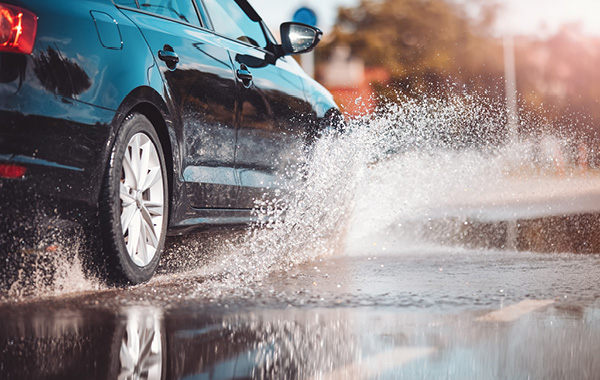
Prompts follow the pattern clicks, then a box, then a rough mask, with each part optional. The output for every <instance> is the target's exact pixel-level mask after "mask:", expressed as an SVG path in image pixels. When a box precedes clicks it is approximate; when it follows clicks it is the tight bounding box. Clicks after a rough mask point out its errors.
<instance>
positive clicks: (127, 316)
mask: <svg viewBox="0 0 600 380" xmlns="http://www.w3.org/2000/svg"><path fill="white" fill-rule="evenodd" d="M598 278H600V255H595V254H593V255H576V254H538V253H525V252H512V251H494V250H486V251H480V250H465V249H448V248H445V249H442V248H433V247H430V248H427V247H422V248H420V249H414V250H412V251H408V252H402V253H398V252H396V253H394V252H391V253H389V254H387V255H383V256H361V255H357V256H343V257H337V258H335V259H328V260H316V261H312V262H309V263H305V264H302V265H299V266H297V267H295V268H294V269H293V270H290V271H288V272H275V273H272V274H271V275H269V276H268V277H266V278H265V279H264V281H262V282H261V283H256V284H253V285H252V286H250V287H247V288H245V289H229V290H227V289H222V291H221V292H217V293H218V294H215V292H213V291H211V290H209V289H202V288H203V285H204V284H206V283H207V282H210V280H207V279H205V278H203V277H202V276H195V275H184V276H181V275H177V276H175V275H163V276H161V277H160V278H159V279H157V280H153V281H152V282H151V283H149V284H146V285H142V286H138V287H134V288H129V289H108V290H102V291H96V292H89V293H85V294H76V295H71V296H63V297H58V298H50V299H42V300H40V299H37V300H31V301H28V302H18V303H11V302H8V303H6V304H4V305H2V306H0V374H1V376H0V377H2V378H6V379H51V378H63V379H64V378H86V379H114V378H149V379H161V378H165V379H184V378H190V379H247V378H278V379H348V378H352V379H370V378H389V379H402V378H406V379H432V378H436V379H438V378H439V379H466V378H479V379H528V378H532V379H564V378H578V379H593V378H597V376H598V374H600V363H599V362H598V361H597V360H596V353H597V352H598V349H599V348H600V302H599V301H598V296H599V295H600V291H598V289H597V279H598ZM211 296H214V297H213V298H210V297H211ZM126 375H127V376H126Z"/></svg>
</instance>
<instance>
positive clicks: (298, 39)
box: [279, 22, 323, 55]
mask: <svg viewBox="0 0 600 380" xmlns="http://www.w3.org/2000/svg"><path fill="white" fill-rule="evenodd" d="M279 31H280V33H281V50H282V52H281V53H282V54H281V55H290V54H302V53H308V52H309V51H311V50H312V49H314V48H315V46H317V44H318V43H319V41H321V37H323V32H322V31H321V29H319V28H315V27H314V26H310V25H306V24H301V23H298V22H284V23H283V24H281V26H280V27H279Z"/></svg>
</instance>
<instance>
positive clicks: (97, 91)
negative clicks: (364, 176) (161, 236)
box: [0, 0, 339, 240]
mask: <svg viewBox="0 0 600 380" xmlns="http://www.w3.org/2000/svg"><path fill="white" fill-rule="evenodd" d="M190 1H191V0H190ZM240 1H242V0H240ZM0 2H1V3H5V4H13V5H16V6H19V7H23V8H25V9H27V10H30V11H32V12H34V13H35V14H36V15H37V16H38V31H37V37H36V40H35V44H34V50H33V52H32V54H30V55H21V54H15V53H2V52H0V164H3V163H14V164H18V165H22V166H24V167H26V168H27V173H26V174H25V176H24V177H23V178H17V179H13V178H0V206H1V208H2V210H3V211H2V214H1V215H0V234H3V230H2V227H6V228H5V229H4V231H9V230H10V231H13V227H15V228H16V227H18V226H21V225H27V224H28V222H26V221H25V220H26V219H27V218H28V217H31V218H33V219H35V220H37V221H39V220H42V219H44V220H48V219H53V218H62V219H66V220H69V221H74V222H75V223H81V224H82V225H85V226H91V227H90V230H92V232H93V226H95V225H96V223H97V218H98V206H99V202H100V194H101V189H102V185H103V179H104V177H105V174H106V169H107V166H108V164H109V162H110V160H111V151H112V147H113V144H114V141H115V137H116V136H117V134H118V131H119V127H120V125H121V123H122V122H123V120H124V119H125V118H126V117H127V115H129V114H130V113H131V112H140V113H142V114H144V115H145V116H146V117H147V118H148V119H149V120H150V121H151V122H152V124H153V125H154V127H155V128H156V131H157V135H158V136H159V138H160V143H161V145H162V149H163V152H164V155H165V161H166V163H167V172H168V173H167V175H168V179H169V194H170V207H169V212H170V214H169V233H181V232H185V231H187V230H189V229H193V228H198V227H199V226H202V225H206V224H228V223H229V224H231V223H236V224H237V223H247V222H249V221H251V220H252V212H251V209H252V208H253V207H254V205H255V203H254V201H255V199H259V198H260V197H262V196H263V195H264V194H266V195H267V196H272V195H273V193H272V191H273V189H276V188H277V187H278V186H280V185H281V184H282V183H283V181H285V175H284V174H286V171H287V169H288V168H289V165H292V164H294V162H295V161H296V160H297V159H298V158H300V157H301V154H302V150H303V149H304V144H305V143H306V139H305V137H306V135H307V134H310V131H311V129H314V128H316V127H317V126H319V123H320V121H321V120H322V119H323V118H325V117H326V115H327V113H328V112H330V111H331V110H335V111H336V112H339V111H338V110H337V106H336V105H335V103H334V101H333V98H332V97H331V95H330V94H329V93H328V92H327V91H326V90H324V89H323V88H322V87H321V86H320V85H318V84H317V83H316V82H315V81H314V80H312V79H311V78H309V77H308V76H306V74H304V72H303V71H302V70H301V69H300V67H299V66H298V64H297V63H296V62H295V61H294V60H293V59H292V58H291V57H275V56H274V54H273V52H272V51H269V48H257V47H253V46H251V45H249V44H246V43H240V42H239V41H234V40H230V39H228V38H226V37H224V36H221V35H219V34H217V33H215V32H214V31H212V30H211V29H210V28H208V27H206V26H205V27H202V26H198V25H191V24H188V23H185V22H178V21H176V20H172V19H168V18H165V17H159V16H156V15H153V14H149V13H148V12H144V11H143V10H140V9H137V5H136V3H135V2H130V6H129V7H128V6H121V5H115V4H114V3H113V2H110V1H102V0H79V1H69V0H56V1H52V2H50V1H47V0H19V1H16V0H0ZM120 3H123V2H120ZM198 4H201V3H198ZM132 6H133V7H135V9H134V8H132ZM203 12H204V10H203ZM253 17H254V18H256V15H254V16H253ZM198 24H199V25H206V24H203V23H201V22H200V21H199V22H198ZM262 25H264V23H263V24H262ZM266 38H267V39H269V38H270V37H268V36H267V37H266ZM165 45H167V46H168V48H170V49H172V50H173V51H174V52H175V53H176V54H177V55H178V56H179V59H180V61H179V63H178V64H177V66H176V67H175V68H169V67H168V65H167V64H166V63H165V62H164V61H163V60H161V59H160V58H159V57H158V52H159V51H160V50H165V49H166V47H165ZM242 64H243V65H245V66H246V68H247V69H248V70H249V71H250V72H251V73H252V76H253V77H252V81H251V83H249V84H248V83H244V81H242V80H241V79H240V78H238V76H237V75H236V73H237V71H238V70H239V69H240V68H241V67H242ZM270 192H271V193H270ZM13 209H14V211H13ZM5 210H11V211H5ZM17 210H18V212H17ZM38 216H39V217H38ZM31 218H30V219H31ZM29 224H30V225H31V223H29ZM33 225H34V226H37V222H34V223H33ZM9 226H10V228H9ZM40 228H42V227H40ZM86 228H87V227H86ZM7 233H8V232H4V235H6V234H7ZM0 240H2V239H0Z"/></svg>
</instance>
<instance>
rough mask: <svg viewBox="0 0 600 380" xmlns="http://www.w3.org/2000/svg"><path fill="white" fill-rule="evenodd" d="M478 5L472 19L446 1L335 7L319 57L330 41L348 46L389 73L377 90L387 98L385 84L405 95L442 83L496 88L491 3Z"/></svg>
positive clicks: (498, 56) (497, 49) (498, 53)
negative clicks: (387, 80)
mask: <svg viewBox="0 0 600 380" xmlns="http://www.w3.org/2000/svg"><path fill="white" fill-rule="evenodd" d="M480 9H482V11H481V12H480V13H479V18H478V19H474V18H472V17H470V16H468V14H467V12H466V9H465V6H464V5H463V6H461V5H457V4H453V3H450V2H449V1H446V0H361V2H360V5H359V6H358V7H355V8H341V9H340V10H339V14H338V19H337V22H336V25H335V27H334V31H333V37H332V38H331V39H330V41H329V43H327V44H326V46H324V48H322V49H321V51H320V53H321V59H326V58H327V55H328V54H329V53H330V52H331V49H332V48H333V47H334V46H337V45H347V46H349V47H350V48H351V50H352V54H353V55H355V56H358V57H360V58H362V59H363V60H364V62H365V64H366V65H367V66H374V67H384V68H385V69H386V70H387V71H388V72H389V73H390V76H391V80H390V84H389V87H387V86H379V87H378V92H379V94H380V95H383V96H384V97H387V98H392V99H393V98H395V94H392V93H391V92H389V89H390V88H391V89H392V91H393V92H396V91H398V90H399V91H401V92H403V93H405V94H409V95H414V94H415V89H417V88H421V89H425V90H426V92H427V93H430V94H431V93H436V92H437V91H435V90H439V89H440V87H445V86H446V84H447V83H453V84H456V85H460V86H461V87H462V85H467V86H473V85H476V86H481V85H484V86H485V87H487V88H494V89H498V85H497V82H498V79H499V78H500V77H501V76H502V50H501V46H500V44H499V43H498V41H497V40H496V39H494V38H492V37H491V34H490V32H489V26H490V25H491V23H492V21H493V19H494V10H495V8H493V7H486V6H483V7H482V8H480ZM432 90H433V91H432ZM499 90H501V91H502V90H503V88H500V89H499ZM494 93H495V95H498V91H494Z"/></svg>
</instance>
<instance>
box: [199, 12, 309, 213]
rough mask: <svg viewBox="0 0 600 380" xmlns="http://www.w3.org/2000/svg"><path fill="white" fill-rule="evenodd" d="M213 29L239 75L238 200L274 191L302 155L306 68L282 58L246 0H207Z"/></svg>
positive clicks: (246, 203) (247, 203)
mask: <svg viewBox="0 0 600 380" xmlns="http://www.w3.org/2000/svg"><path fill="white" fill-rule="evenodd" d="M203 3H204V5H205V6H206V8H207V11H208V14H209V16H210V18H211V21H212V25H213V27H214V30H215V32H216V33H218V34H219V35H221V36H223V45H224V46H225V47H226V48H227V50H228V51H229V54H230V56H231V60H232V63H233V65H234V69H235V71H236V76H237V89H238V107H237V118H238V122H237V124H238V128H237V139H236V148H235V170H236V174H237V177H238V180H239V183H240V192H239V197H238V200H237V202H236V205H237V206H238V207H241V208H252V207H253V206H254V202H253V200H254V199H260V198H261V197H262V196H263V194H266V195H268V196H269V195H271V196H273V195H275V193H276V192H277V189H278V188H280V187H282V185H283V182H284V181H285V180H286V172H289V169H290V167H292V166H293V165H294V164H295V163H296V162H297V160H298V159H299V158H300V156H301V151H302V149H303V146H304V139H303V138H304V131H305V129H306V127H307V121H308V120H309V119H310V118H311V117H312V116H313V115H312V107H311V106H310V104H309V103H308V102H307V101H306V99H305V93H304V88H303V82H302V79H301V77H300V75H302V71H301V69H300V68H299V66H298V65H297V64H296V63H295V62H294V61H293V59H292V58H279V59H277V58H276V57H275V56H274V54H273V53H272V45H273V40H272V39H271V38H270V37H269V35H268V34H266V33H265V30H266V28H265V27H264V25H263V24H262V21H261V19H260V17H259V16H258V15H257V14H256V12H255V11H254V10H253V9H252V8H251V7H250V6H249V4H248V3H247V2H246V1H245V0H203Z"/></svg>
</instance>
